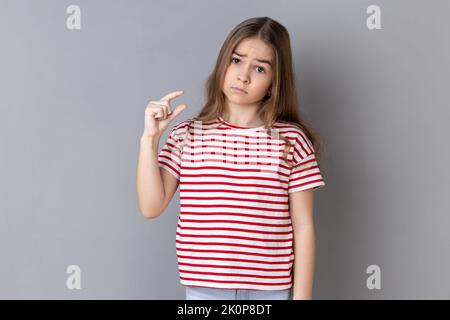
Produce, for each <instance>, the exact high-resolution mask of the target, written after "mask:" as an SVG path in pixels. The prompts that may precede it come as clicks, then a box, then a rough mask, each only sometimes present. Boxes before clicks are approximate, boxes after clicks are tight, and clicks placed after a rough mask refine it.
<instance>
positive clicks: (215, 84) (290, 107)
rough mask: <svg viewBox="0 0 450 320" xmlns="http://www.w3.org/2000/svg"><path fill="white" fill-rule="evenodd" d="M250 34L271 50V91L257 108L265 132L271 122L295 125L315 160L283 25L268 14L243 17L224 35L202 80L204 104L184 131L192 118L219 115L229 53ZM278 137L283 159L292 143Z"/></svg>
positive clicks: (315, 137) (316, 140) (317, 142)
mask: <svg viewBox="0 0 450 320" xmlns="http://www.w3.org/2000/svg"><path fill="white" fill-rule="evenodd" d="M254 37H256V38H258V39H260V40H262V41H264V43H266V44H267V45H268V46H270V47H271V48H272V50H273V52H274V72H273V78H272V85H271V89H270V92H271V93H270V95H266V96H265V97H264V98H263V99H262V101H261V108H260V109H259V116H260V118H261V120H262V121H263V122H264V128H265V129H266V131H267V134H268V135H271V127H272V125H273V123H274V122H275V121H284V122H288V123H291V124H293V125H296V126H297V127H299V128H300V129H301V130H302V131H303V132H304V134H305V135H306V136H307V137H308V139H309V140H310V141H311V143H312V145H313V147H314V151H315V153H316V158H317V159H318V158H319V157H320V154H321V151H322V150H321V149H322V143H321V138H320V135H319V134H318V133H317V132H316V131H315V130H314V129H313V128H312V127H311V126H310V125H309V123H308V122H307V121H306V119H305V118H303V117H301V116H300V114H299V103H298V97H297V93H296V85H295V76H294V71H293V59H292V50H291V44H290V37H289V33H288V31H287V29H286V28H285V27H284V26H283V25H281V24H280V23H279V22H277V21H275V20H273V19H271V18H269V17H256V18H250V19H247V20H245V21H243V22H241V23H239V24H238V25H237V26H236V27H234V29H233V30H231V32H230V33H229V34H228V36H227V38H226V39H225V41H224V43H223V45H222V48H221V49H220V52H219V55H218V57H217V61H216V65H215V67H214V70H213V72H212V73H211V74H210V75H209V77H208V79H207V82H206V86H205V89H206V98H207V100H206V103H205V104H204V106H203V107H202V109H201V111H200V112H199V113H198V115H197V116H196V117H194V118H193V119H192V120H191V121H190V122H189V125H188V126H187V131H188V132H190V127H191V124H192V123H193V122H195V121H205V122H208V121H214V120H216V119H217V117H218V116H220V117H222V115H223V111H224V106H225V95H224V94H223V92H222V86H223V81H224V78H225V72H226V70H227V68H228V66H229V64H230V61H231V57H232V52H233V51H234V49H235V48H236V47H237V45H238V44H239V43H240V42H241V41H242V40H243V39H246V38H254ZM279 136H280V137H281V139H282V140H284V141H285V142H286V145H285V150H284V157H285V158H286V159H287V152H288V150H289V148H290V147H291V146H292V145H291V143H290V141H289V140H288V139H287V138H286V137H284V136H282V135H279Z"/></svg>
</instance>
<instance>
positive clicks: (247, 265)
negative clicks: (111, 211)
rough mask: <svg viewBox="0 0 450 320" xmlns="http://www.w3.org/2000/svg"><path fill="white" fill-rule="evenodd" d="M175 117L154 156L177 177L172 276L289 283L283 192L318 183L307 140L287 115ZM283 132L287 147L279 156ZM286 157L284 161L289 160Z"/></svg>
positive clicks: (290, 249)
mask: <svg viewBox="0 0 450 320" xmlns="http://www.w3.org/2000/svg"><path fill="white" fill-rule="evenodd" d="M190 120H192V119H188V120H185V121H181V122H178V123H176V124H175V125H174V127H173V129H172V130H171V131H170V134H169V136H168V138H167V141H166V143H165V145H164V146H163V148H162V150H161V151H160V153H159V155H158V163H159V166H160V167H162V168H164V169H166V170H168V171H169V172H170V173H171V174H172V175H174V176H175V177H176V178H177V179H179V186H180V212H179V218H178V226H177V231H176V251H177V260H178V270H179V277H180V282H181V284H182V285H186V286H199V287H212V288H223V289H257V290H284V289H289V288H291V287H292V284H293V283H292V280H293V277H292V276H293V262H294V246H293V244H294V243H293V239H294V235H293V228H292V223H291V219H290V214H289V203H288V200H289V193H291V192H295V191H299V190H305V189H309V188H313V189H318V188H320V187H322V186H324V185H325V182H324V180H323V177H322V175H321V173H320V169H319V166H318V163H317V162H316V159H315V151H314V148H313V145H312V144H311V141H310V140H309V139H308V138H307V137H306V135H305V134H304V133H303V131H302V130H301V129H300V128H299V127H297V126H295V125H293V124H291V123H288V122H285V121H277V122H275V123H274V125H273V126H272V131H271V136H269V135H267V133H266V130H265V128H264V127H254V128H249V127H240V126H236V125H233V124H230V123H228V122H226V121H224V120H223V119H222V118H218V119H217V120H216V121H210V122H204V121H194V122H193V123H192V124H191V126H190V128H189V130H188V122H189V121H190ZM281 136H284V137H286V138H288V139H289V141H290V142H291V144H292V145H293V147H291V148H290V149H288V150H289V151H288V154H287V158H288V160H289V161H288V162H286V160H285V159H284V158H283V150H284V147H285V142H284V140H282V139H281ZM291 161H292V162H291Z"/></svg>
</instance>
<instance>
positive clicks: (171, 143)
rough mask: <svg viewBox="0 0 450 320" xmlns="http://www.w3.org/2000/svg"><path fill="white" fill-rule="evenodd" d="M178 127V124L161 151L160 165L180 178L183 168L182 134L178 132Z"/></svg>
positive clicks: (159, 156) (159, 155)
mask: <svg viewBox="0 0 450 320" xmlns="http://www.w3.org/2000/svg"><path fill="white" fill-rule="evenodd" d="M177 127H178V126H175V127H174V128H173V129H172V130H171V132H170V133H169V136H168V137H167V140H166V143H165V144H164V146H163V148H162V149H161V151H160V152H159V154H158V165H159V166H160V167H162V168H164V169H166V170H167V171H169V172H170V173H171V174H172V175H173V176H175V178H177V179H178V180H179V179H180V168H181V143H180V142H181V140H180V136H179V135H178V134H177V133H176V132H177Z"/></svg>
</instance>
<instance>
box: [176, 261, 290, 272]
mask: <svg viewBox="0 0 450 320" xmlns="http://www.w3.org/2000/svg"><path fill="white" fill-rule="evenodd" d="M178 264H179V265H180V266H189V267H199V268H219V269H220V268H227V269H242V270H255V271H274V272H285V271H286V272H289V271H290V269H291V268H284V269H267V268H252V267H242V266H221V265H212V264H195V263H184V262H179V263H178Z"/></svg>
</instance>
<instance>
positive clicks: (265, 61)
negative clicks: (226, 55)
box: [233, 51, 272, 66]
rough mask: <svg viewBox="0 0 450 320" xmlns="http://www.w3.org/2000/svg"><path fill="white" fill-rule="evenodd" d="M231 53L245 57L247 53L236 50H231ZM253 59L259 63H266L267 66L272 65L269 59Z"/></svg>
mask: <svg viewBox="0 0 450 320" xmlns="http://www.w3.org/2000/svg"><path fill="white" fill-rule="evenodd" d="M233 53H234V54H236V55H238V56H240V57H247V55H245V54H240V53H237V52H236V51H233ZM255 60H256V61H258V62H261V63H265V64H268V65H269V66H272V63H271V62H270V61H269V60H263V59H255Z"/></svg>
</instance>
